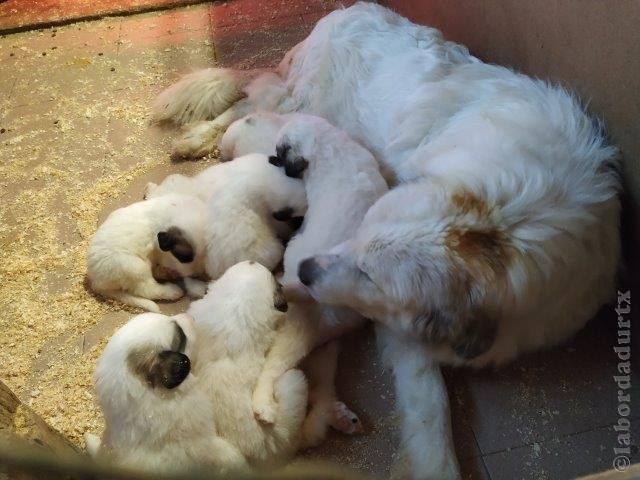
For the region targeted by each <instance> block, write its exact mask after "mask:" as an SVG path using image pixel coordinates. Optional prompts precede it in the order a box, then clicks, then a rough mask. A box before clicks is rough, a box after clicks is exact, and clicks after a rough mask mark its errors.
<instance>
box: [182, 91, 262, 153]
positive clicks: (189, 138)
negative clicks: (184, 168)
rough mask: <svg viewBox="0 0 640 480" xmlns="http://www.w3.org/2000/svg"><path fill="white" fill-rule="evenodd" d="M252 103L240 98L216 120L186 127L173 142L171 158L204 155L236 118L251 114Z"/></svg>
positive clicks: (213, 148) (210, 150) (214, 145)
mask: <svg viewBox="0 0 640 480" xmlns="http://www.w3.org/2000/svg"><path fill="white" fill-rule="evenodd" d="M250 111H251V104H250V102H249V101H248V100H246V99H244V100H240V101H238V102H236V103H234V104H233V105H231V106H230V107H229V108H228V109H227V110H225V111H224V112H223V113H222V114H221V115H218V116H217V117H216V119H215V120H210V121H200V122H196V123H193V124H190V125H187V126H186V127H185V131H184V133H183V134H182V136H180V137H178V138H177V139H176V140H174V142H173V153H172V154H171V159H172V160H174V161H180V160H188V159H195V158H200V157H204V156H205V155H208V154H210V153H211V152H213V151H214V150H215V149H216V147H217V146H218V141H217V140H218V136H219V135H221V134H223V133H224V132H225V130H226V129H227V127H228V126H229V125H231V124H232V123H233V122H235V121H236V120H238V119H240V118H242V117H244V116H245V115H247V114H249V112H250Z"/></svg>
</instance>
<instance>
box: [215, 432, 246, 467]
mask: <svg viewBox="0 0 640 480" xmlns="http://www.w3.org/2000/svg"><path fill="white" fill-rule="evenodd" d="M208 454H209V456H210V458H209V460H210V461H211V463H212V464H213V465H214V466H215V467H216V468H219V469H221V470H222V472H227V471H229V470H232V471H235V470H246V469H248V468H249V465H248V464H247V461H246V460H245V458H244V456H243V455H242V453H240V450H238V449H237V448H236V447H235V446H234V445H232V444H231V443H229V442H227V441H226V440H224V439H223V438H220V437H215V438H213V439H212V440H211V447H210V449H209V452H208Z"/></svg>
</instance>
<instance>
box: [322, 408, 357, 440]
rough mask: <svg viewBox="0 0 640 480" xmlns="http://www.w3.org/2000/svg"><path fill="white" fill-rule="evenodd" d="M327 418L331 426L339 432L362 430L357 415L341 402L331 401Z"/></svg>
mask: <svg viewBox="0 0 640 480" xmlns="http://www.w3.org/2000/svg"><path fill="white" fill-rule="evenodd" d="M329 418H330V423H331V427H332V428H334V429H335V430H338V431H339V432H342V433H346V434H347V435H356V434H358V433H362V432H363V428H362V422H361V421H360V419H359V418H358V416H357V415H356V414H355V413H353V412H352V411H351V410H349V407H347V406H346V405H345V404H344V403H342V402H333V405H332V408H331V412H330V417H329Z"/></svg>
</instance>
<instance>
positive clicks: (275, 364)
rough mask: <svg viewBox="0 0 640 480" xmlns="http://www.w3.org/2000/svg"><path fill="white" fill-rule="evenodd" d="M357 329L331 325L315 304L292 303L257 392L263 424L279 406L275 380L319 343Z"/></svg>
mask: <svg viewBox="0 0 640 480" xmlns="http://www.w3.org/2000/svg"><path fill="white" fill-rule="evenodd" d="M353 328H354V325H353V324H345V325H329V324H327V323H326V322H323V321H321V320H320V316H319V313H318V311H317V308H316V305H315V304H313V303H309V304H305V303H291V304H290V305H289V311H288V312H287V320H286V321H285V323H284V325H283V326H282V327H281V328H280V329H279V330H278V333H277V335H276V340H275V342H274V344H273V345H272V347H271V350H269V354H268V355H267V361H266V363H265V365H264V367H263V369H262V372H261V373H260V377H259V378H258V382H257V384H256V388H255V390H254V391H253V413H254V415H255V417H256V418H257V419H258V420H260V421H261V422H263V423H273V419H274V416H275V413H274V412H275V408H276V405H275V400H274V395H273V385H274V382H275V381H276V380H277V379H278V378H280V377H281V376H282V375H283V374H284V372H286V371H287V370H290V369H291V368H294V367H296V366H297V365H298V364H299V363H300V361H302V359H303V358H304V357H306V356H307V355H308V354H309V352H311V351H312V350H313V349H314V348H316V347H317V346H318V345H322V344H324V343H326V342H328V341H329V340H333V339H334V338H337V337H339V336H340V335H342V334H344V333H345V332H347V331H349V330H351V329H353Z"/></svg>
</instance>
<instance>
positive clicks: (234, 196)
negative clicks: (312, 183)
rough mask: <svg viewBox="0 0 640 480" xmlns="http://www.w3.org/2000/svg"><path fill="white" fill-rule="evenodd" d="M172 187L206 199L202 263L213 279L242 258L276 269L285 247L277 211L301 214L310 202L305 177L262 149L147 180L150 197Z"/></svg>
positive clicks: (182, 192) (183, 192)
mask: <svg viewBox="0 0 640 480" xmlns="http://www.w3.org/2000/svg"><path fill="white" fill-rule="evenodd" d="M173 192H178V193H181V194H192V195H197V196H198V197H199V198H201V199H203V200H205V201H206V204H207V210H208V214H209V218H210V221H208V222H207V223H206V225H203V228H204V239H205V248H206V256H205V259H204V266H205V270H206V273H207V275H209V277H210V278H212V279H215V278H218V277H219V276H220V275H222V274H223V273H224V272H225V271H226V270H227V268H229V267H231V266H232V265H234V264H236V263H238V262H241V261H243V260H254V261H256V262H259V263H261V264H262V265H264V266H265V267H267V268H268V269H269V270H273V269H274V268H275V267H276V266H277V265H278V264H279V263H280V261H281V260H282V255H283V252H284V247H283V245H282V241H281V240H280V239H279V238H278V232H277V228H278V225H277V224H278V223H281V222H279V221H278V220H275V219H274V214H275V216H276V217H278V218H281V219H285V218H288V217H300V216H303V215H304V212H305V210H306V205H307V202H306V195H305V190H304V185H303V184H302V182H301V181H300V180H296V179H293V178H289V177H287V176H286V175H285V174H284V172H283V171H282V170H281V169H279V168H277V167H275V166H274V165H271V164H270V163H269V161H268V158H267V157H266V156H265V155H261V154H251V155H245V156H243V157H239V158H236V159H235V160H232V161H230V162H225V163H220V164H217V165H213V166H211V167H209V168H207V169H205V170H203V171H202V172H200V173H199V174H197V175H195V176H194V177H186V176H184V175H179V174H175V175H170V176H168V177H167V178H166V179H165V180H164V181H163V182H162V183H160V184H159V185H155V184H148V185H147V194H146V197H147V198H149V199H153V198H162V197H163V196H164V195H166V194H167V193H173ZM279 215H282V216H279Z"/></svg>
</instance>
